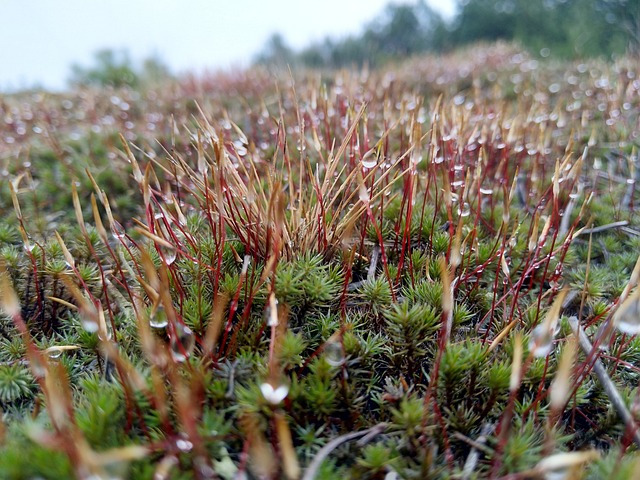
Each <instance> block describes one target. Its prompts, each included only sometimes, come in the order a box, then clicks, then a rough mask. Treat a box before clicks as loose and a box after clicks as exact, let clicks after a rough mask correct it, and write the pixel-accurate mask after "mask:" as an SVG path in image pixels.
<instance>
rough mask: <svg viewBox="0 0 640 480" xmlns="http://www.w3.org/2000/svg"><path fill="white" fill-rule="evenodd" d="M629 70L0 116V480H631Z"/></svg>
mask: <svg viewBox="0 0 640 480" xmlns="http://www.w3.org/2000/svg"><path fill="white" fill-rule="evenodd" d="M478 59H480V60H478ZM638 67H639V65H638V62H637V60H633V59H623V60H620V61H618V62H616V63H606V62H593V63H590V64H575V65H562V66H561V65H556V64H553V63H544V64H543V63H538V62H537V61H534V60H532V59H530V58H528V57H527V56H526V55H524V54H522V53H521V52H518V51H517V50H514V49H513V48H511V47H509V48H507V47H505V46H494V47H484V48H483V49H477V50H473V51H471V52H469V53H467V54H466V56H465V55H461V54H457V55H456V56H452V57H447V58H444V59H432V58H425V59H422V60H420V61H418V60H414V61H412V63H410V64H408V65H407V66H398V67H396V69H395V70H394V71H374V72H369V71H361V72H348V71H342V72H336V73H332V74H331V75H329V76H327V74H323V75H320V74H317V73H315V72H302V73H297V74H294V76H293V77H287V76H283V77H281V78H276V79H271V80H270V83H269V81H266V82H265V79H268V78H269V77H268V75H267V73H265V72H262V71H248V72H243V73H238V74H237V78H233V77H231V76H221V77H218V78H214V79H206V78H205V79H202V80H200V81H196V80H195V79H193V78H191V79H186V80H183V81H182V83H180V81H179V82H178V83H176V84H172V85H168V86H166V90H163V89H162V87H158V90H157V91H153V92H133V93H135V95H134V94H133V93H132V91H130V90H116V91H110V92H106V93H102V92H92V91H87V90H84V91H82V92H72V93H70V94H69V95H68V97H62V98H50V99H48V100H47V101H41V98H40V97H39V100H38V102H39V103H38V102H36V103H37V105H36V106H35V107H34V106H33V105H31V106H30V107H29V101H28V99H27V100H25V99H24V98H23V97H7V98H6V99H5V100H4V102H3V104H2V108H3V114H4V121H5V123H4V125H2V126H0V131H1V132H0V133H2V135H5V137H6V136H8V135H13V137H12V138H14V137H15V138H18V137H16V136H15V131H16V128H17V127H16V125H17V124H18V123H20V122H22V123H21V124H24V125H27V126H28V127H29V128H30V129H32V128H33V127H38V124H33V125H31V124H30V123H29V122H30V121H33V120H29V119H33V118H34V114H33V113H34V111H35V117H36V118H45V117H46V118H51V114H50V113H51V111H54V112H55V111H57V110H56V109H57V108H59V109H60V110H59V111H60V112H63V113H62V114H60V115H59V116H57V117H56V115H53V118H59V119H62V120H60V123H59V124H57V126H58V129H57V130H56V129H53V128H50V129H47V128H46V127H47V125H46V124H42V126H41V127H38V128H39V129H40V132H42V131H45V130H46V131H47V132H48V134H47V136H46V139H45V140H42V139H41V138H28V139H23V140H22V141H23V143H24V144H25V145H29V146H31V147H32V149H31V150H29V149H25V148H21V149H20V150H16V151H11V150H10V149H8V150H6V151H3V155H4V157H3V159H2V161H3V168H4V169H3V172H2V175H3V177H4V179H3V182H2V185H1V186H0V200H1V203H0V208H1V211H2V219H3V221H2V223H1V224H0V257H1V259H2V263H1V265H2V268H1V270H0V306H1V307H2V311H3V314H2V318H1V320H0V405H1V408H2V423H1V424H0V426H1V428H0V442H1V443H2V447H1V448H0V477H1V478H7V479H22V478H24V479H32V478H47V479H62V478H74V477H75V478H82V479H117V478H132V479H138V478H139V479H147V478H154V479H192V478H193V479H208V478H222V479H225V478H226V479H231V478H289V479H297V478H304V479H311V478H327V479H333V478H339V477H340V476H342V477H344V478H389V479H392V478H416V479H418V478H465V479H471V478H505V477H506V478H545V477H546V478H552V475H559V476H557V477H553V478H583V477H584V478H605V477H606V478H633V476H634V472H635V474H637V473H638V471H639V469H640V463H639V460H638V457H637V455H636V454H635V451H636V449H637V448H638V445H637V444H635V442H636V441H637V440H636V439H637V438H638V435H637V432H636V431H635V429H636V428H637V425H636V420H635V416H636V413H637V408H638V402H639V399H638V390H637V382H638V378H639V375H638V371H639V370H638V368H639V364H638V362H639V361H640V340H638V339H637V338H636V337H635V336H634V333H635V332H636V331H637V325H635V326H634V321H633V319H634V318H635V317H638V315H637V312H638V311H639V310H640V309H639V307H638V306H637V302H638V301H639V300H638V294H637V293H636V292H637V290H635V287H636V283H637V281H638V270H639V267H638V266H637V260H638V252H639V251H640V249H639V247H640V231H639V230H638V229H637V228H638V220H639V219H638V216H637V214H636V209H635V203H636V202H637V201H638V195H637V194H636V191H635V181H636V178H637V177H636V175H637V173H636V172H638V171H639V170H638V168H637V167H638V158H637V150H636V148H637V145H638V142H639V141H640V138H639V133H638V130H639V126H638V122H639V115H638V111H639V109H640V101H639V100H638V99H639V98H640V95H638V93H639V91H640V80H639V75H640V69H639V68H638ZM421 69H422V71H423V72H427V71H429V73H428V74H427V73H424V78H423V79H422V80H421V79H420V78H419V77H420V71H421ZM472 72H473V73H472ZM197 82H200V83H197ZM265 84H267V86H265ZM221 85H222V86H221ZM269 85H272V86H269ZM222 88H224V89H226V91H228V92H233V93H229V95H228V96H227V97H225V96H224V95H223V93H224V91H221V90H220V89H222ZM176 91H180V92H183V93H184V92H187V93H189V92H190V96H189V97H188V98H187V100H186V101H185V102H184V103H183V104H179V103H177V102H173V101H167V100H166V99H167V98H170V96H171V95H175V92H176ZM586 91H588V92H589V94H588V95H587V94H586V93H584V92H586ZM76 95H77V96H76ZM104 95H107V96H108V98H110V99H111V100H110V102H109V101H107V102H106V106H103V107H95V106H96V105H98V106H100V105H103V104H105V101H104V98H103V96H104ZM91 96H92V97H91ZM229 96H230V97H231V99H229ZM88 97H91V98H93V101H92V102H88V103H90V104H91V105H94V107H95V109H96V110H95V111H92V112H93V113H96V112H99V114H96V115H83V116H76V117H74V115H73V114H71V113H69V112H73V111H74V109H75V108H79V109H80V110H79V111H82V109H83V108H85V106H86V105H87V98H88ZM114 97H116V98H117V99H118V101H115V100H114ZM123 98H128V99H129V101H130V102H132V104H131V106H129V104H127V105H128V107H127V109H123V108H122V102H123V100H122V99H123ZM141 98H142V99H146V101H147V102H149V101H150V100H149V99H157V104H158V105H160V107H156V108H157V109H158V111H159V113H158V112H156V113H154V115H156V116H155V117H154V118H156V119H158V118H161V119H164V120H159V121H158V126H157V127H154V128H150V127H149V118H148V117H149V112H145V111H144V109H143V108H136V107H135V101H136V99H141ZM79 99H80V100H79ZM163 99H164V100H163ZM140 101H141V102H142V100H140ZM109 103H111V107H110V106H109ZM70 105H71V106H70ZM74 105H76V106H77V105H81V107H74ZM45 106H46V109H47V112H49V113H48V115H44V116H42V117H38V112H40V111H41V110H39V109H44V108H45ZM27 107H28V109H29V111H30V112H31V115H30V116H29V118H27V116H25V115H24V111H25V109H27ZM109 108H113V109H116V110H118V109H119V110H118V112H119V113H117V112H116V113H114V112H111V113H109ZM123 111H125V112H126V115H125V116H124V117H122V120H123V121H125V119H126V121H127V122H131V124H130V125H129V124H127V125H126V126H124V128H125V129H127V130H128V132H127V133H129V134H131V133H132V132H135V128H134V126H135V124H137V123H142V122H146V123H145V125H146V127H145V128H146V130H145V132H144V134H143V133H140V134H139V135H138V136H135V133H134V136H132V135H128V136H127V137H126V138H125V137H120V138H118V137H115V136H114V135H113V132H107V131H104V130H101V129H99V128H87V129H86V130H87V131H83V130H82V121H80V122H78V121H77V118H83V119H86V120H85V121H86V122H89V121H90V118H96V119H97V120H96V122H98V123H99V121H100V120H99V118H98V117H100V118H104V116H106V115H109V116H111V118H112V119H113V118H119V117H118V115H121V114H122V112H123ZM65 112H66V113H65ZM170 114H172V115H174V116H173V120H171V119H170ZM21 115H22V116H21ZM74 118H75V119H76V120H74ZM25 119H26V120H25ZM42 122H45V120H42ZM95 125H96V124H94V127H95ZM49 127H51V125H49ZM102 127H104V124H103V125H102ZM141 128H142V127H141ZM55 131H58V134H56V133H55ZM69 132H72V133H75V136H71V137H69ZM78 132H83V133H81V134H80V135H78ZM98 132H100V133H98ZM129 140H133V141H129ZM156 140H157V141H156ZM634 316H635V317H634ZM570 319H571V322H570V321H569V320H570ZM576 321H577V323H578V324H579V325H580V326H581V330H582V331H583V332H585V333H586V337H585V338H588V339H590V341H591V342H592V343H593V344H595V345H596V347H595V348H593V349H592V350H589V349H588V348H585V347H584V345H583V344H581V343H580V342H579V341H578V332H577V330H574V329H573V328H572V326H571V325H572V324H573V325H574V326H575V323H576ZM637 322H640V319H638V320H637V321H636V323H637ZM614 327H618V328H614ZM583 336H584V335H583ZM583 343H584V342H583ZM596 365H598V366H599V367H604V369H603V370H604V371H605V372H606V378H604V380H603V377H602V376H601V375H596V374H595V373H594V368H596ZM607 382H608V383H607ZM610 387H613V389H614V391H615V392H617V394H618V395H620V396H621V398H622V402H623V404H624V405H623V407H624V410H623V412H626V413H627V414H628V416H626V417H625V416H624V414H621V411H620V409H619V408H616V404H615V402H614V401H613V400H612V398H611V390H610ZM607 388H609V390H608V389H607ZM563 475H564V476H563Z"/></svg>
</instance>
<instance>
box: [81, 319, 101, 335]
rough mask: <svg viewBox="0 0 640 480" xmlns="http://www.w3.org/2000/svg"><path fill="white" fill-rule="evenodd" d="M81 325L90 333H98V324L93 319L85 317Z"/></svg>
mask: <svg viewBox="0 0 640 480" xmlns="http://www.w3.org/2000/svg"><path fill="white" fill-rule="evenodd" d="M80 325H82V328H84V329H85V330H86V331H87V332H89V333H95V332H97V331H98V322H96V321H95V320H94V319H93V318H88V317H86V316H84V315H82V316H81V317H80Z"/></svg>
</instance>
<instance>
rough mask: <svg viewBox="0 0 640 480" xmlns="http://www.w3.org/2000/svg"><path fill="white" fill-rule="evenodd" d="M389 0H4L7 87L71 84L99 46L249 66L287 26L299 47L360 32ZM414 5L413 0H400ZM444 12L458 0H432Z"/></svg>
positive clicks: (0, 5)
mask: <svg viewBox="0 0 640 480" xmlns="http://www.w3.org/2000/svg"><path fill="white" fill-rule="evenodd" d="M387 3H388V0H321V1H310V0H58V1H54V0H0V19H2V22H1V25H0V91H6V90H8V89H17V88H23V87H30V86H34V85H36V84H38V85H41V86H44V87H47V88H51V89H61V88H64V86H65V84H66V80H67V79H68V77H69V73H70V65H71V64H72V63H79V64H81V65H89V64H91V62H92V59H93V53H94V52H95V51H97V50H99V49H103V48H112V49H115V50H120V49H126V50H128V51H129V53H130V55H131V58H132V59H133V60H134V61H135V60H141V59H143V58H146V57H150V56H153V55H156V56H158V57H159V58H160V59H161V60H163V61H164V62H165V63H166V64H167V65H168V66H169V67H170V68H171V70H172V71H173V72H183V71H186V70H192V71H196V72H198V71H202V70H204V69H207V68H208V69H216V68H228V67H229V66H242V65H247V64H248V63H249V62H250V61H251V60H252V58H253V56H254V55H255V54H256V53H257V52H258V51H260V50H261V48H262V46H263V45H264V43H265V40H267V39H268V38H269V36H270V35H271V34H272V33H274V32H281V33H282V34H283V35H284V37H285V39H286V41H287V43H288V44H289V45H291V46H293V47H295V48H299V47H303V46H306V45H308V44H309V43H310V42H312V41H314V40H320V39H322V38H324V37H325V36H326V35H331V36H335V37H340V36H344V35H347V34H350V33H358V32H360V31H361V29H362V27H363V25H364V24H366V23H367V22H369V21H371V20H372V19H374V18H375V17H376V16H377V15H378V14H379V13H380V12H381V11H382V10H383V9H384V6H385V5H386V4H387ZM397 3H413V2H397ZM427 3H428V4H429V5H430V6H432V7H433V8H434V9H436V10H437V11H439V12H441V13H442V14H443V15H445V16H451V15H452V14H453V9H454V3H455V0H427Z"/></svg>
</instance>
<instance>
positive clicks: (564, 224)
mask: <svg viewBox="0 0 640 480" xmlns="http://www.w3.org/2000/svg"><path fill="white" fill-rule="evenodd" d="M585 150H586V148H585ZM583 156H584V155H583ZM583 190H584V184H583V183H582V182H579V183H578V192H577V195H575V196H572V197H569V198H570V200H569V203H567V207H566V208H565V209H564V214H563V216H562V221H561V222H560V229H559V230H558V236H559V237H564V236H565V235H566V234H567V232H568V231H569V222H570V221H571V213H573V210H574V208H575V207H576V204H577V203H578V197H579V196H580V195H581V194H582V191H583Z"/></svg>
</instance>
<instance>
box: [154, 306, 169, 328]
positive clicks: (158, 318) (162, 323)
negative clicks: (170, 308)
mask: <svg viewBox="0 0 640 480" xmlns="http://www.w3.org/2000/svg"><path fill="white" fill-rule="evenodd" d="M168 324H169V320H168V319H167V312H165V311H164V307H163V306H162V305H160V306H159V307H158V308H156V311H155V312H152V314H151V316H150V317H149V325H150V326H151V327H152V328H164V327H166V326H167V325H168Z"/></svg>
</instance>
